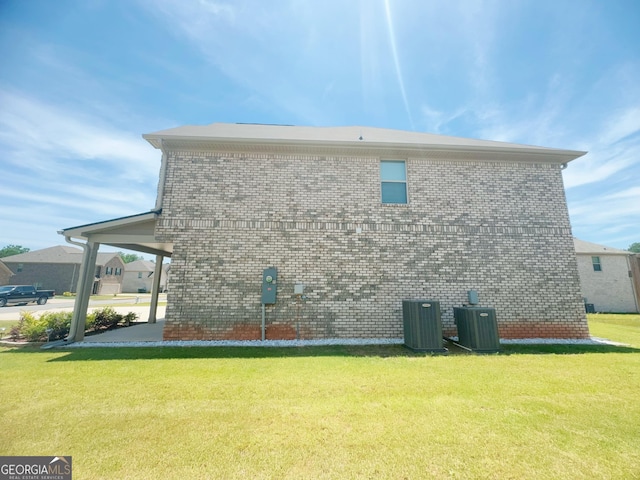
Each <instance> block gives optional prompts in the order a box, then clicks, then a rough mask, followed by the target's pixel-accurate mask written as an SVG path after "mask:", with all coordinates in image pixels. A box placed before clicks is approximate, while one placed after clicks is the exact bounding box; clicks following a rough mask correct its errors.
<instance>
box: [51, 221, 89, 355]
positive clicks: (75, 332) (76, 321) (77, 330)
mask: <svg viewBox="0 0 640 480" xmlns="http://www.w3.org/2000/svg"><path fill="white" fill-rule="evenodd" d="M58 233H59V234H61V235H64V232H63V231H60V232H58ZM64 238H65V240H66V242H67V243H70V244H72V245H77V246H79V247H80V248H82V250H83V254H82V263H81V264H80V274H79V275H78V288H76V301H75V304H74V306H73V316H72V318H71V326H70V328H69V334H68V335H67V337H66V338H64V339H63V340H58V341H55V342H48V343H46V344H44V345H43V346H42V348H43V349H49V348H53V347H60V346H64V345H69V344H71V343H74V342H76V341H79V340H82V339H83V338H84V327H85V321H86V312H87V309H88V306H89V295H86V293H85V292H86V289H87V287H88V285H87V277H88V275H87V268H88V267H91V265H93V269H94V270H95V260H92V259H91V258H90V257H94V258H95V256H96V254H97V250H98V248H99V244H91V245H90V244H89V242H87V243H82V242H77V241H75V240H72V239H71V237H68V236H66V235H65V236H64ZM92 248H94V249H95V251H92ZM90 273H91V276H90V277H89V280H90V279H91V278H93V276H94V272H90ZM91 283H93V282H91ZM91 287H93V285H91V286H90V287H89V288H91ZM90 293H91V292H89V294H90ZM85 297H86V299H85ZM82 312H84V316H85V318H84V319H82V322H81V321H80V318H79V317H80V316H81V314H82Z"/></svg>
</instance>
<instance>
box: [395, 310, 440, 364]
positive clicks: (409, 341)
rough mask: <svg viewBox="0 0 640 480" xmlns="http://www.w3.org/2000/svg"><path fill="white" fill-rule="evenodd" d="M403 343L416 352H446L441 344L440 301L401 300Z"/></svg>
mask: <svg viewBox="0 0 640 480" xmlns="http://www.w3.org/2000/svg"><path fill="white" fill-rule="evenodd" d="M402 318H403V323H404V344H405V345H406V346H407V347H408V348H410V349H411V350H414V351H416V352H446V351H447V350H446V348H444V347H443V346H442V320H441V319H440V302H436V301H434V300H403V301H402Z"/></svg>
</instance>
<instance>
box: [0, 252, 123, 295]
mask: <svg viewBox="0 0 640 480" xmlns="http://www.w3.org/2000/svg"><path fill="white" fill-rule="evenodd" d="M4 262H5V264H6V265H7V267H9V269H10V270H11V271H12V272H13V274H14V275H13V277H12V278H11V283H12V284H16V285H34V286H36V287H38V288H44V289H49V290H55V292H56V294H57V295H60V294H62V293H63V292H72V293H75V291H76V285H77V284H78V278H79V273H80V264H81V262H82V250H80V249H79V248H75V247H68V246H63V245H58V246H55V247H49V248H43V249H41V250H33V251H30V252H26V253H20V254H18V255H11V256H10V257H5V258H4ZM123 272H124V263H123V261H122V259H121V258H120V255H118V254H117V253H100V254H98V256H97V259H96V265H95V275H94V277H93V284H92V286H91V293H93V294H101V295H110V294H114V293H120V292H121V284H122V274H123Z"/></svg>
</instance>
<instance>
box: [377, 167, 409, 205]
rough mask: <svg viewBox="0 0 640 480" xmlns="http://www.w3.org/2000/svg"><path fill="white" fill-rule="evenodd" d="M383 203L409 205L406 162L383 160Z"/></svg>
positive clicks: (381, 180) (381, 177)
mask: <svg viewBox="0 0 640 480" xmlns="http://www.w3.org/2000/svg"><path fill="white" fill-rule="evenodd" d="M380 182H381V197H382V203H407V166H406V164H405V162H404V160H381V161H380Z"/></svg>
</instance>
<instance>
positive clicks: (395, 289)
mask: <svg viewBox="0 0 640 480" xmlns="http://www.w3.org/2000/svg"><path fill="white" fill-rule="evenodd" d="M143 137H144V138H145V139H146V140H147V141H149V142H150V143H151V145H152V146H154V147H155V148H157V149H159V150H160V151H161V152H162V162H161V167H160V179H159V183H158V195H157V203H156V206H155V209H154V210H152V211H150V212H146V213H141V214H138V215H133V216H131V217H125V218H120V219H114V220H109V221H105V222H98V223H95V224H90V225H84V226H81V227H72V228H68V229H65V230H63V231H61V233H62V234H63V235H65V237H66V238H67V240H68V241H71V239H72V238H75V239H82V240H86V244H85V261H84V264H85V265H86V269H87V271H90V269H91V265H92V258H93V256H95V254H96V252H97V249H98V248H99V245H100V244H103V243H104V244H108V245H113V246H117V247H120V246H123V247H125V248H128V249H132V250H136V249H137V250H139V251H145V252H147V253H155V254H156V255H157V260H156V264H161V263H162V258H163V256H164V257H167V256H170V257H171V278H170V282H169V286H168V289H169V294H168V300H167V309H166V316H165V319H166V322H165V326H164V338H165V340H175V339H181V340H200V339H205V340H206V339H260V338H261V333H262V302H261V289H262V285H263V271H264V269H265V268H267V267H274V268H276V269H277V284H274V285H273V287H275V288H276V289H277V290H276V291H277V299H276V302H275V304H269V305H266V306H265V307H264V324H265V332H264V333H265V334H266V338H267V339H280V338H284V339H291V338H304V339H309V338H396V339H400V338H402V336H403V323H402V300H403V299H424V298H426V299H436V300H439V301H440V303H441V308H442V319H443V323H444V333H445V334H447V335H455V334H456V327H455V324H454V319H453V308H454V307H456V306H460V305H463V304H465V303H467V301H468V300H467V298H468V297H467V295H468V291H469V290H476V291H477V292H478V293H479V298H480V305H481V306H486V307H494V308H495V309H496V314H497V319H498V324H499V333H500V336H501V337H502V338H541V337H542V338H587V337H588V336H589V331H588V326H587V323H586V315H585V310H584V305H583V300H582V296H581V294H580V284H579V277H578V271H577V264H576V254H575V250H574V245H573V237H572V234H571V226H570V223H569V215H568V211H567V205H566V199H565V193H564V187H563V182H562V174H561V171H562V169H563V168H565V167H566V166H567V163H568V162H570V161H572V160H574V159H576V158H578V157H580V156H582V155H584V153H585V152H578V151H569V150H559V149H553V148H543V147H533V146H527V145H517V144H510V143H503V142H493V141H485V140H470V139H464V138H457V137H447V136H440V135H431V134H425V133H416V132H404V131H397V130H386V129H379V128H370V127H340V128H322V127H292V126H275V125H249V124H212V125H208V126H186V127H179V128H173V129H169V130H163V131H160V132H156V133H152V134H148V135H144V136H143ZM83 290H86V288H83ZM155 290H156V289H154V291H155ZM296 291H297V292H298V293H300V292H301V293H302V294H301V295H297V294H296ZM86 295H87V294H86V292H83V294H82V297H83V298H84V297H85V296H86ZM80 296H81V295H80V294H79V297H80ZM84 308H85V311H86V305H84ZM153 310H154V300H153V296H152V314H151V315H153ZM82 314H83V312H82V308H79V309H78V314H77V318H76V317H74V318H76V319H75V320H74V322H75V323H73V324H72V333H71V334H70V338H71V339H72V340H77V339H78V338H82V332H81V331H80V330H81V329H79V328H76V327H75V326H77V325H80V324H81V318H82ZM149 321H150V322H151V321H155V317H154V318H153V320H152V318H151V317H150V319H149Z"/></svg>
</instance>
